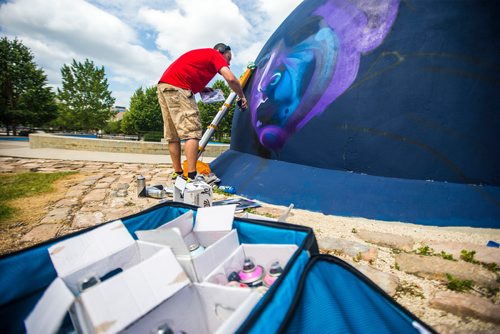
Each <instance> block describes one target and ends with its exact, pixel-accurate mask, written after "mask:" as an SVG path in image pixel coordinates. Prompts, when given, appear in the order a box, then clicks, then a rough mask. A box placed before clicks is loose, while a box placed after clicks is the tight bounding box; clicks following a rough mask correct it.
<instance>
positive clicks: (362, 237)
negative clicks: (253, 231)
mask: <svg viewBox="0 0 500 334" xmlns="http://www.w3.org/2000/svg"><path fill="white" fill-rule="evenodd" d="M94 154H96V155H97V154H100V155H103V154H104V155H105V154H107V153H102V152H99V153H94ZM0 155H2V151H1V150H0ZM72 157H74V158H76V157H77V156H75V155H72ZM23 171H31V172H40V173H48V172H61V171H77V172H79V173H80V175H82V177H81V179H80V180H79V181H78V182H74V184H71V185H70V186H68V188H67V189H65V190H64V191H63V192H64V193H61V194H60V195H61V197H60V198H59V199H58V200H57V201H55V202H53V203H50V204H49V206H48V207H47V208H46V209H47V210H46V213H45V214H44V215H43V217H41V219H40V221H37V222H34V224H33V225H31V226H30V229H28V230H23V231H22V233H20V232H19V231H17V232H16V231H13V233H18V234H17V239H18V243H19V244H18V246H21V247H26V246H29V245H32V244H36V243H38V242H41V241H45V240H48V239H51V238H54V237H57V236H61V235H65V234H67V233H71V232H74V231H77V230H80V229H83V228H86V227H89V226H94V225H96V224H100V223H103V222H106V221H110V220H113V219H117V218H121V217H124V216H127V215H130V214H134V213H136V212H139V211H142V210H144V209H147V208H149V207H151V206H153V205H155V204H157V203H158V202H159V200H157V199H152V198H138V197H137V193H136V177H137V175H144V176H145V178H146V183H147V185H154V184H162V185H164V186H171V185H172V181H171V180H170V178H169V176H170V174H171V172H172V169H171V166H170V164H168V163H165V162H161V161H160V162H157V161H152V162H151V161H148V162H142V163H127V162H103V161H84V160H70V159H66V160H59V159H47V158H44V159H32V158H20V157H8V156H4V157H0V173H14V172H23ZM217 196H219V197H218V198H217V199H219V198H221V197H220V196H222V195H218V194H217ZM262 204H263V207H262V208H259V209H257V213H258V214H262V215H270V216H273V217H278V216H279V215H280V214H281V213H282V211H283V210H284V209H285V208H281V207H276V206H272V205H269V204H266V203H262ZM307 217H311V220H312V221H313V222H314V223H313V224H312V225H310V226H311V227H313V228H314V230H315V234H316V236H317V238H318V243H319V246H320V248H321V249H322V252H325V253H330V254H333V255H336V256H339V257H341V258H342V259H344V260H345V261H347V262H349V263H351V264H352V265H353V266H355V267H356V268H357V269H358V270H360V271H361V272H362V273H364V274H365V275H366V276H368V277H369V278H370V279H372V280H373V281H374V282H375V283H376V284H378V285H379V286H380V287H381V288H382V289H383V290H385V291H386V292H387V293H388V294H389V295H391V296H393V297H394V298H395V299H396V300H397V301H398V302H400V303H402V304H403V305H404V306H405V307H407V308H408V309H409V310H410V311H412V312H413V313H415V314H416V315H417V316H419V317H421V318H422V320H424V321H426V322H427V323H429V324H430V325H431V326H435V328H436V329H438V331H439V332H442V333H465V332H477V333H498V332H500V331H499V330H500V299H499V298H498V297H499V296H500V294H499V291H498V290H499V289H498V288H499V286H500V285H499V284H500V283H499V275H498V271H495V270H494V269H493V270H491V268H490V269H487V268H486V267H485V266H484V265H481V263H479V262H483V263H485V264H489V265H490V266H493V268H494V267H495V266H496V265H495V264H499V263H500V250H499V249H498V248H489V247H486V246H485V243H484V242H483V241H481V244H477V243H464V242H458V241H448V242H445V241H434V242H433V241H431V240H425V241H424V242H425V244H426V245H429V246H431V248H432V249H433V250H434V253H435V254H440V252H442V251H443V252H445V253H446V254H452V255H453V257H454V259H455V261H449V260H445V259H443V258H442V257H440V256H423V255H418V254H416V250H417V249H418V247H419V246H420V245H421V244H422V240H417V239H416V238H413V237H410V236H404V235H401V234H398V232H397V231H395V230H391V231H390V232H391V233H384V232H380V231H375V230H373V229H370V226H371V225H372V223H371V221H370V224H368V222H367V221H363V222H362V225H347V226H345V228H344V230H343V231H341V226H340V223H339V219H341V218H340V217H332V216H324V215H322V214H321V213H311V212H308V211H304V210H297V209H295V210H294V211H292V216H291V217H290V219H289V220H288V221H289V222H290V223H294V224H303V225H306V226H308V223H307ZM353 222H354V223H352V224H355V222H356V221H354V220H353ZM356 224H358V223H356ZM361 226H363V227H361ZM364 226H366V229H365V228H364ZM329 229H330V230H329ZM412 229H414V227H412ZM346 231H348V232H349V233H347V232H346ZM415 231H416V229H415ZM444 231H448V230H444ZM488 233H490V232H488ZM347 234H349V235H348V237H349V238H346V235H347ZM415 235H416V234H415ZM15 237H16V236H15ZM490 237H491V238H496V237H498V231H494V232H493V234H491V235H488V238H490ZM347 239H351V240H347ZM463 249H467V250H469V251H475V252H476V253H475V260H476V261H477V262H478V263H469V262H465V261H462V260H460V251H461V250H463ZM457 260H458V261H457ZM447 273H448V274H451V275H453V276H454V277H456V278H457V279H460V280H473V281H474V284H475V289H476V290H473V291H472V293H457V292H452V291H449V290H448V289H447V288H446V283H447V278H446V274H447ZM439 312H442V313H439Z"/></svg>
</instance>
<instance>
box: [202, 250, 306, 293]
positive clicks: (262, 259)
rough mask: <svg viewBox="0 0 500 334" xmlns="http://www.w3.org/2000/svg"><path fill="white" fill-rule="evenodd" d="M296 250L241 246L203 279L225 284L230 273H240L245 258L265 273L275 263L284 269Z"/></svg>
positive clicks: (208, 281) (207, 281)
mask: <svg viewBox="0 0 500 334" xmlns="http://www.w3.org/2000/svg"><path fill="white" fill-rule="evenodd" d="M297 248H298V247H297V246H296V245H278V244H241V245H240V246H239V247H238V248H236V249H234V251H233V252H232V254H231V255H230V256H228V257H227V258H226V259H225V260H224V261H223V262H222V263H221V264H220V265H219V266H217V267H216V268H215V269H214V270H213V271H212V272H211V273H210V274H209V275H208V276H207V277H206V278H205V282H206V283H212V284H217V285H225V284H227V283H228V279H227V278H228V276H229V275H230V274H231V273H232V272H235V271H236V272H238V271H240V270H241V269H242V268H243V264H244V262H245V259H246V258H250V259H252V260H253V262H254V264H255V265H256V266H257V265H260V266H262V267H263V269H264V271H265V272H266V273H267V272H268V269H269V267H270V266H271V264H272V263H274V262H276V261H278V262H279V264H280V266H281V267H282V268H283V269H284V268H285V266H286V265H287V263H288V261H289V260H290V258H291V257H292V255H293V254H294V253H295V251H296V250H297Z"/></svg>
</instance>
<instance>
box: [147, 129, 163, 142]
mask: <svg viewBox="0 0 500 334" xmlns="http://www.w3.org/2000/svg"><path fill="white" fill-rule="evenodd" d="M162 139H163V132H161V131H150V132H146V133H145V134H144V141H155V142H161V140H162Z"/></svg>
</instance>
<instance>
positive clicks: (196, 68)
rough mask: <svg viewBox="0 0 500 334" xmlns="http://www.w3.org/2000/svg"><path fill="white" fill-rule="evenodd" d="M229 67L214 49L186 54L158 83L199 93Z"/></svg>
mask: <svg viewBox="0 0 500 334" xmlns="http://www.w3.org/2000/svg"><path fill="white" fill-rule="evenodd" d="M224 66H229V65H228V63H227V61H226V59H225V58H224V57H223V56H222V54H221V53H220V52H219V51H217V50H214V49H197V50H192V51H189V52H186V53H185V54H183V55H182V56H180V57H179V58H178V59H177V60H176V61H174V62H173V63H172V64H170V66H169V67H168V68H167V69H166V70H165V72H164V73H163V75H162V77H161V79H160V82H164V83H168V84H170V85H173V86H176V87H179V88H184V89H189V90H191V91H192V92H193V94H196V93H199V92H200V91H202V90H203V88H205V86H206V85H207V84H208V83H209V81H210V80H212V78H213V77H214V76H215V75H216V74H217V73H218V72H219V70H220V69H221V68H222V67H224Z"/></svg>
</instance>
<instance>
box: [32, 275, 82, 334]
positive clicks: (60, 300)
mask: <svg viewBox="0 0 500 334" xmlns="http://www.w3.org/2000/svg"><path fill="white" fill-rule="evenodd" d="M74 298H75V297H74V296H73V294H72V293H71V291H70V290H69V289H68V288H67V287H66V285H65V284H64V282H63V280H62V279H60V278H59V277H58V278H56V279H55V280H54V281H52V283H51V284H50V285H49V287H48V288H47V290H45V292H44V293H43V295H42V298H41V299H40V300H39V301H38V303H37V304H36V306H35V308H34V309H33V311H32V312H31V313H30V315H29V316H28V317H27V318H26V320H25V321H24V324H25V326H26V332H27V333H56V332H57V330H58V329H59V327H60V326H61V323H62V321H63V320H64V317H65V315H66V312H68V310H69V308H70V306H71V304H73V301H74Z"/></svg>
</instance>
